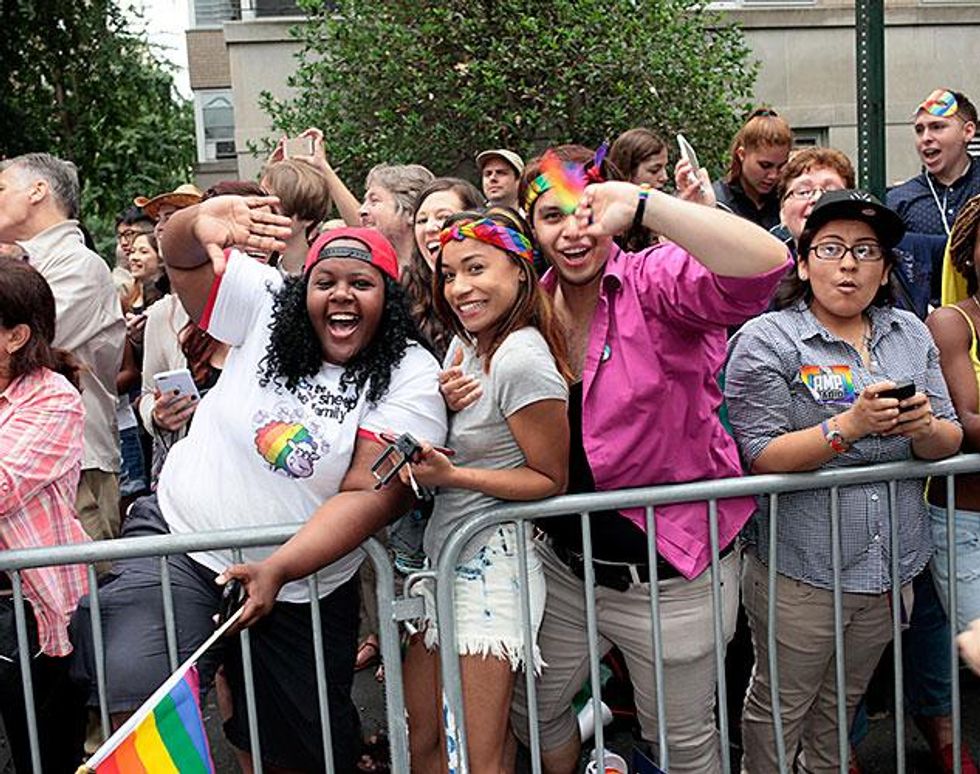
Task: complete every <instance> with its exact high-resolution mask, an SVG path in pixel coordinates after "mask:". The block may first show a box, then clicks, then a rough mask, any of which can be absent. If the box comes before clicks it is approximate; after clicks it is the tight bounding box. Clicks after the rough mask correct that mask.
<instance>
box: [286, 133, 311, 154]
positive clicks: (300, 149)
mask: <svg viewBox="0 0 980 774" xmlns="http://www.w3.org/2000/svg"><path fill="white" fill-rule="evenodd" d="M282 155H283V158H287V159H288V158H292V157H293V156H312V155H313V138H312V137H288V138H287V139H286V142H284V143H283V146H282Z"/></svg>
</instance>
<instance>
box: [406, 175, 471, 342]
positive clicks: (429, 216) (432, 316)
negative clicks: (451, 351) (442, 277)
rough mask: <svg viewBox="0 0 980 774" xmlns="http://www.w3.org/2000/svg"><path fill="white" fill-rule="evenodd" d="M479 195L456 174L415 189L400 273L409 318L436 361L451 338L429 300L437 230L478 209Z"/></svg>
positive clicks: (436, 246)
mask: <svg viewBox="0 0 980 774" xmlns="http://www.w3.org/2000/svg"><path fill="white" fill-rule="evenodd" d="M482 204H483V196H482V195H481V194H480V192H479V191H478V190H477V189H476V186H474V185H473V184H472V183H469V182H467V181H466V180H462V179H460V178H458V177H437V178H436V179H435V180H433V181H432V182H431V183H429V184H428V185H427V186H426V187H425V188H423V189H422V190H421V191H420V192H419V196H418V199H416V200H415V209H414V211H413V212H412V223H414V224H415V249H414V250H413V251H412V261H411V263H410V264H409V265H408V267H407V268H406V269H405V272H404V274H403V275H402V284H403V285H404V286H405V290H406V292H407V293H408V300H409V303H410V304H411V307H410V308H411V311H412V318H413V319H414V320H415V322H416V323H417V324H418V326H419V330H420V331H421V332H422V335H423V336H424V337H425V338H426V340H427V341H428V343H429V344H430V345H431V346H432V351H433V352H434V353H435V355H436V357H437V358H439V359H440V360H441V359H442V358H443V356H444V355H445V354H446V348H447V347H448V346H449V339H450V338H451V335H452V334H451V333H450V331H449V330H448V329H447V328H446V325H445V323H444V322H443V321H442V319H441V318H440V317H439V316H438V315H437V314H436V313H435V308H434V306H433V300H432V268H433V266H435V262H436V256H438V254H439V248H440V245H439V233H440V232H441V231H442V224H443V223H444V222H445V221H446V218H448V217H449V216H450V215H454V214H455V213H457V212H462V211H463V210H478V209H480V207H481V205H482Z"/></svg>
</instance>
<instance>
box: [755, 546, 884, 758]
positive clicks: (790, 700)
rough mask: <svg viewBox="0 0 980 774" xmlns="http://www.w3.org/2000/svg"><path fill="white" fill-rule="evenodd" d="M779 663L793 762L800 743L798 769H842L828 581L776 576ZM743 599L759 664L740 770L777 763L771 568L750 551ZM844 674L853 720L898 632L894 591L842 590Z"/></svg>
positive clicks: (789, 755) (785, 736)
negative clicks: (817, 584)
mask: <svg viewBox="0 0 980 774" xmlns="http://www.w3.org/2000/svg"><path fill="white" fill-rule="evenodd" d="M776 596H777V601H776V616H777V621H776V626H777V640H776V641H777V647H778V652H777V654H776V664H777V667H778V669H779V705H780V709H781V716H782V722H783V740H784V742H785V745H786V756H787V759H788V760H787V763H788V765H789V766H790V767H791V768H792V764H793V759H794V758H795V757H796V751H797V748H798V747H800V746H801V745H802V753H801V757H800V760H799V763H800V771H802V772H808V773H813V774H816V773H817V772H819V773H820V774H824V773H826V774H831V773H836V772H837V771H839V770H840V756H839V752H838V744H837V682H836V659H835V653H834V595H833V592H831V591H827V590H826V589H818V588H816V587H815V586H810V585H809V584H806V583H802V582H800V581H796V580H793V579H792V578H787V577H786V576H784V575H777V576H776ZM742 602H743V604H744V605H745V612H746V615H747V616H748V619H749V627H750V628H751V630H752V644H753V650H754V652H755V666H754V667H753V669H752V679H751V681H750V683H749V690H748V693H747V694H746V697H745V708H744V710H743V712H742V745H743V747H744V754H743V757H742V772H743V773H744V774H770V772H773V771H778V770H779V767H778V758H777V756H776V736H775V732H774V730H773V707H772V694H771V692H770V685H771V683H770V675H769V649H768V644H769V643H768V639H767V637H768V626H769V620H768V608H767V605H768V603H769V587H768V568H767V567H766V565H764V564H763V563H762V562H761V561H759V560H758V559H757V558H755V557H754V556H751V555H747V556H746V558H745V569H744V572H743V576H742ZM843 607H844V678H845V692H846V698H845V701H846V702H847V723H848V728H850V724H851V721H852V720H853V718H854V712H855V710H856V708H857V705H858V702H859V701H860V700H861V697H862V696H863V695H864V692H865V689H866V688H867V686H868V682H869V681H870V680H871V674H872V673H873V672H874V669H875V666H876V665H877V663H878V660H879V659H880V658H881V653H882V651H883V650H884V649H885V646H886V645H887V644H888V643H889V642H890V641H891V639H892V624H891V597H890V595H889V594H850V593H845V594H844V595H843Z"/></svg>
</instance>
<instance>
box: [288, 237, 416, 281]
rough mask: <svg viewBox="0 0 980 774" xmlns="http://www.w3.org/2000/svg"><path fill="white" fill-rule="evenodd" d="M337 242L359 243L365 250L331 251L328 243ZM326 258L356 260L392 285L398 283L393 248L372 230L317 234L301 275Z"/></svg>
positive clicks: (340, 248)
mask: <svg viewBox="0 0 980 774" xmlns="http://www.w3.org/2000/svg"><path fill="white" fill-rule="evenodd" d="M340 239H343V240H354V241H356V242H360V243H361V244H363V245H364V247H365V248H366V249H360V248H357V247H354V246H352V245H337V246H334V247H330V245H331V243H333V242H336V241H337V240H340ZM326 258H355V259H357V260H361V261H364V262H366V263H370V264H371V265H372V266H376V267H377V268H378V269H379V270H380V271H381V272H383V273H384V274H387V275H388V276H389V277H391V278H392V279H393V280H395V282H397V281H398V255H397V254H396V253H395V248H394V247H392V246H391V242H389V241H388V240H387V239H385V238H384V237H383V236H382V235H381V232H379V231H377V230H375V229H373V228H361V227H360V226H349V227H347V228H335V229H332V230H331V231H327V232H326V233H323V234H320V236H318V237H317V239H316V241H315V242H314V243H313V244H312V245H311V246H310V249H309V251H308V252H307V253H306V263H304V264H303V273H304V274H306V273H308V272H309V271H310V269H312V268H313V266H314V265H315V264H317V263H319V262H320V261H322V260H324V259H326Z"/></svg>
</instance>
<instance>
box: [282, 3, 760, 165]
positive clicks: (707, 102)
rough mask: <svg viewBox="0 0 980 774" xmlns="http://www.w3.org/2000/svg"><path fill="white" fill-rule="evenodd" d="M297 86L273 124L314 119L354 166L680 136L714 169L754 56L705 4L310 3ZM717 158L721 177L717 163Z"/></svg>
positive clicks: (748, 89) (299, 32) (438, 161)
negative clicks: (645, 133)
mask: <svg viewBox="0 0 980 774" xmlns="http://www.w3.org/2000/svg"><path fill="white" fill-rule="evenodd" d="M302 5H303V6H304V8H305V10H306V11H307V14H308V19H307V21H306V23H305V24H303V25H300V26H299V27H297V28H295V29H294V30H293V34H294V35H295V36H296V37H297V38H298V39H299V40H300V41H301V43H302V48H301V50H300V53H299V55H298V57H299V65H298V69H297V72H296V73H295V74H294V75H293V76H292V78H291V79H290V86H292V87H293V88H294V89H295V90H296V95H295V96H293V97H292V98H290V99H286V100H276V99H274V98H272V97H271V96H270V95H269V94H264V95H263V107H264V108H265V109H266V111H267V112H268V113H269V114H270V115H271V116H272V119H273V125H274V128H275V129H276V130H278V131H282V132H286V133H294V132H297V131H299V130H301V129H303V128H305V127H306V126H310V125H315V126H320V127H321V128H322V129H323V130H324V133H325V135H326V139H327V143H328V147H329V148H330V150H331V153H332V156H333V158H334V159H335V161H337V162H339V163H341V164H342V165H343V171H344V174H345V176H346V177H347V178H348V179H349V180H350V181H351V182H354V181H355V180H357V181H359V180H360V179H362V175H363V173H364V172H365V170H366V169H367V168H369V167H370V166H371V165H372V164H373V163H376V162H379V161H390V162H409V161H413V162H420V163H423V164H426V165H427V166H429V167H430V168H431V169H433V170H434V171H435V172H437V173H440V174H448V173H450V172H452V171H456V170H460V169H465V168H466V167H467V165H468V164H472V158H473V154H474V153H475V152H476V151H477V150H479V149H483V148H491V147H509V148H514V149H517V150H519V151H521V152H523V153H526V154H531V153H534V152H536V151H538V150H540V149H541V148H542V147H543V146H545V145H547V144H549V143H557V142H569V141H576V142H583V143H585V144H589V145H597V144H598V143H599V142H601V141H602V140H603V139H612V138H613V137H615V136H616V135H617V134H618V133H619V132H621V131H623V130H625V129H628V128H630V127H633V126H639V125H642V126H649V127H651V128H654V129H656V130H659V131H660V133H661V134H662V135H663V136H664V137H665V138H668V137H672V136H673V133H674V132H676V131H683V132H685V134H686V135H687V136H688V139H689V140H691V142H692V143H693V144H694V146H695V147H696V148H697V149H698V152H699V154H701V155H702V157H703V158H702V159H701V160H702V163H705V162H708V163H709V164H714V165H717V164H718V162H719V161H720V160H721V158H722V157H723V156H724V155H725V152H726V150H727V146H728V143H729V141H730V138H731V137H732V135H733V134H734V132H735V130H736V129H737V127H738V125H739V123H740V121H741V119H742V117H743V115H744V112H745V111H746V109H747V108H748V101H749V100H750V98H751V94H752V87H753V83H754V80H755V72H756V65H755V63H754V62H750V61H749V49H748V47H747V45H746V43H745V41H744V38H743V36H742V33H741V31H740V30H739V29H738V28H737V27H736V26H734V25H733V24H731V23H729V22H726V21H724V20H723V19H722V18H721V17H719V15H718V14H716V13H715V12H712V11H709V10H707V9H706V5H707V0H617V1H616V2H609V1H608V0H415V2H412V3H406V2H380V3H379V2H377V1H376V0H339V2H337V3H331V4H328V5H329V7H328V6H327V5H325V4H324V3H323V2H322V0H302ZM717 169H718V168H717V167H716V171H717Z"/></svg>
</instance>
